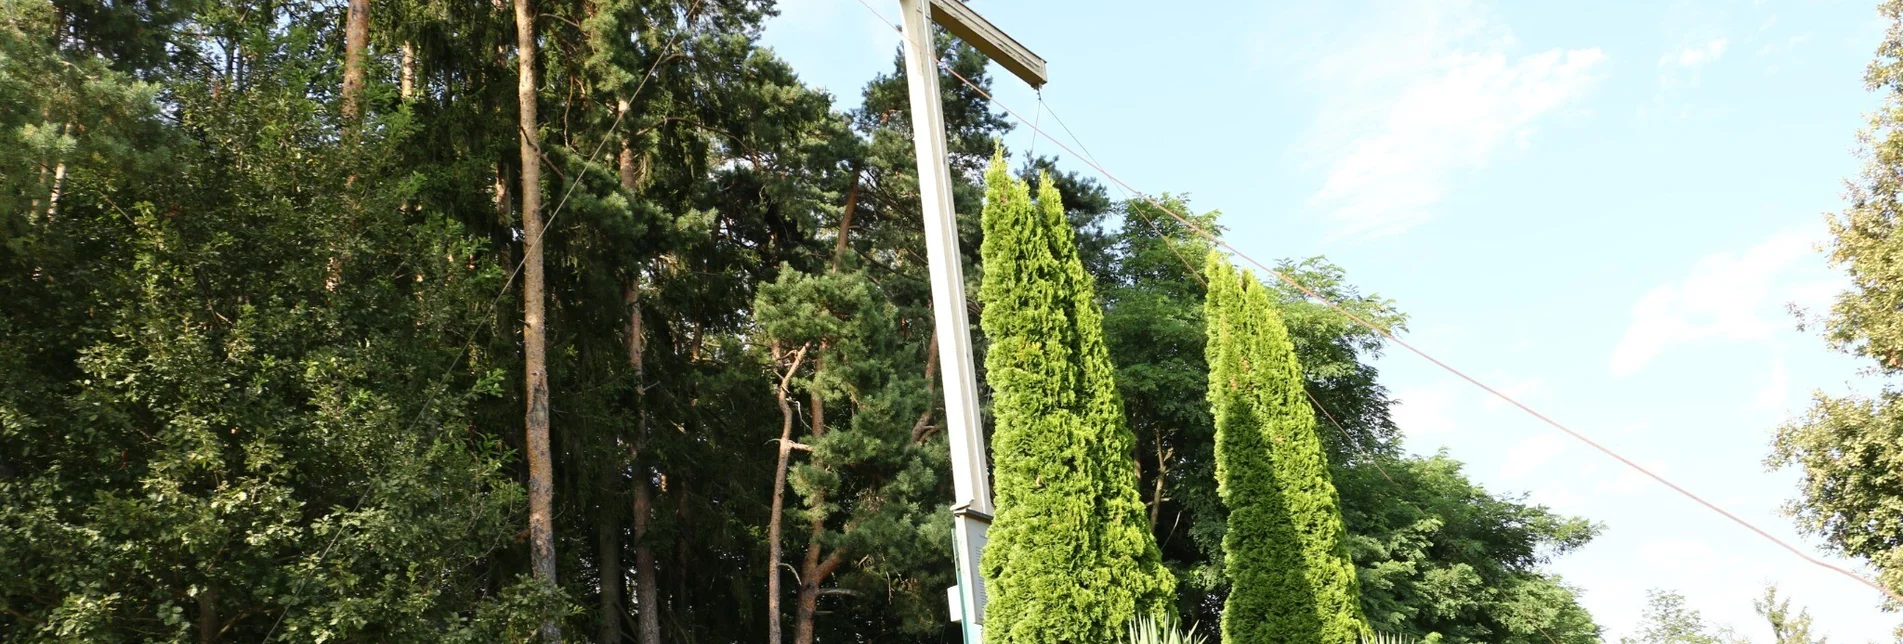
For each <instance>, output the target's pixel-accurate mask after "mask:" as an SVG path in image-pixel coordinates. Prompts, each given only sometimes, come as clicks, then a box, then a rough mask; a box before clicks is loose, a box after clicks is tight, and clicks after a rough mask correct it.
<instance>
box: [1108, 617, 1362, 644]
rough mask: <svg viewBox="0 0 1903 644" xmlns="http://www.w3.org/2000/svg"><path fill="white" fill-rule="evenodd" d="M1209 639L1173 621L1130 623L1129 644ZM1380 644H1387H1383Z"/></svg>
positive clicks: (1171, 643)
mask: <svg viewBox="0 0 1903 644" xmlns="http://www.w3.org/2000/svg"><path fill="white" fill-rule="evenodd" d="M1207 641H1209V638H1208V637H1206V636H1204V635H1203V634H1202V633H1199V632H1197V631H1196V627H1195V626H1190V627H1188V628H1184V627H1183V625H1182V624H1179V623H1177V622H1176V620H1173V619H1167V618H1166V619H1153V618H1150V617H1138V618H1136V619H1134V620H1131V621H1130V644H1203V643H1204V642H1207ZM1382 644H1387V643H1385V642H1383V643H1382Z"/></svg>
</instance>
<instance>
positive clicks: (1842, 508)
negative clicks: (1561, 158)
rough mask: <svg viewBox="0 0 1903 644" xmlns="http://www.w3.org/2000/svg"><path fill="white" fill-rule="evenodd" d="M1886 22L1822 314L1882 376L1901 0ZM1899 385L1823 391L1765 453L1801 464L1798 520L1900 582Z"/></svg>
mask: <svg viewBox="0 0 1903 644" xmlns="http://www.w3.org/2000/svg"><path fill="white" fill-rule="evenodd" d="M1878 9H1879V11H1880V13H1882V15H1883V17H1884V18H1885V19H1886V20H1888V21H1889V23H1890V26H1889V29H1888V31H1887V32H1886V34H1885V36H1884V39H1883V42H1882V43H1881V44H1879V45H1878V47H1877V52H1876V54H1877V55H1876V60H1874V61H1872V62H1871V63H1870V67H1869V69H1868V70H1867V72H1866V74H1865V82H1866V84H1867V85H1868V87H1869V88H1870V89H1872V90H1875V91H1878V92H1880V93H1881V94H1882V95H1883V105H1882V106H1881V107H1879V108H1877V109H1876V110H1874V111H1873V112H1872V113H1871V116H1870V124H1869V127H1868V128H1867V129H1866V130H1865V131H1864V132H1862V133H1861V136H1860V137H1859V138H1860V139H1861V142H1862V144H1863V147H1864V152H1865V154H1864V155H1863V158H1864V160H1865V161H1864V167H1863V171H1862V173H1861V174H1860V176H1858V177H1854V178H1852V179H1851V180H1850V181H1849V182H1848V185H1849V189H1848V190H1847V192H1846V195H1845V196H1846V199H1847V201H1848V202H1849V204H1848V205H1847V206H1846V207H1845V208H1844V210H1843V212H1840V213H1837V214H1836V215H1834V216H1831V217H1829V218H1828V221H1827V223H1828V224H1829V226H1830V232H1831V236H1832V239H1831V242H1830V248H1829V251H1830V259H1831V262H1832V263H1833V264H1835V265H1837V266H1839V267H1841V268H1843V269H1844V270H1845V272H1846V273H1848V274H1849V278H1850V287H1849V288H1848V289H1845V290H1844V291H1843V292H1842V293H1839V294H1838V295H1837V299H1836V302H1835V303H1833V305H1832V306H1831V309H1830V313H1829V315H1828V316H1825V317H1823V319H1821V320H1804V321H1803V323H1804V324H1811V323H1814V322H1821V326H1822V327H1823V329H1822V330H1823V334H1824V337H1825V338H1827V339H1828V340H1829V341H1830V342H1831V343H1832V345H1834V346H1835V347H1836V348H1837V349H1838V350H1840V351H1843V352H1845V353H1848V354H1850V355H1853V356H1858V357H1861V358H1867V359H1868V360H1869V361H1870V363H1871V364H1870V366H1871V367H1872V368H1873V370H1874V371H1875V372H1876V373H1878V374H1881V375H1883V376H1886V377H1894V376H1896V375H1898V374H1903V264H1900V263H1898V262H1897V261H1896V258H1897V257H1898V256H1899V254H1903V235H1899V234H1898V233H1899V228H1898V226H1899V223H1903V176H1900V174H1899V169H1903V82H1900V81H1903V2H1899V1H1897V0H1887V1H1885V2H1882V3H1880V4H1879V5H1878ZM1899 396H1903V394H1899V392H1898V391H1897V390H1896V388H1895V386H1894V384H1893V383H1887V382H1886V384H1885V386H1884V390H1883V392H1882V393H1880V394H1877V395H1875V396H1871V397H1864V396H1856V395H1851V396H1845V397H1833V396H1826V395H1823V394H1822V393H1819V394H1818V395H1817V397H1816V400H1815V401H1814V402H1813V404H1812V406H1811V408H1810V410H1809V411H1808V412H1807V413H1806V414H1805V416H1804V417H1803V418H1800V419H1797V420H1794V421H1792V422H1791V423H1789V424H1786V425H1784V426H1783V427H1781V428H1779V429H1778V432H1777V437H1776V439H1775V441H1774V443H1773V445H1772V453H1771V455H1770V457H1769V458H1768V459H1767V460H1766V463H1767V464H1769V465H1771V466H1773V467H1791V466H1796V467H1798V468H1800V469H1801V470H1802V476H1803V478H1802V485H1801V487H1800V488H1799V495H1798V498H1797V499H1796V500H1795V501H1794V502H1793V503H1792V504H1791V510H1792V511H1793V513H1794V514H1795V515H1796V518H1797V523H1798V527H1799V528H1800V529H1802V530H1804V531H1805V532H1807V533H1810V534H1812V535H1816V536H1820V537H1823V538H1824V543H1825V544H1827V545H1828V547H1830V548H1831V549H1833V550H1836V551H1837V552H1840V553H1843V554H1845V555H1848V556H1851V557H1855V558H1858V559H1862V560H1864V561H1866V562H1868V563H1870V564H1871V565H1873V566H1874V567H1875V568H1876V570H1877V573H1878V577H1879V581H1880V583H1882V584H1884V585H1885V586H1887V587H1888V588H1889V589H1890V590H1891V591H1892V592H1903V536H1900V535H1903V503H1899V501H1898V500H1899V499H1903V479H1900V478H1899V477H1898V475H1897V472H1899V471H1903V469H1899V467H1903V440H1899V439H1900V438H1903V405H1899Z"/></svg>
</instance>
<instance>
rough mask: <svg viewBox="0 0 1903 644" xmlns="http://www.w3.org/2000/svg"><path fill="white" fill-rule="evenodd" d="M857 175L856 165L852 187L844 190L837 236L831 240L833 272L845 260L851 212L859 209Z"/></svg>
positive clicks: (858, 171)
mask: <svg viewBox="0 0 1903 644" xmlns="http://www.w3.org/2000/svg"><path fill="white" fill-rule="evenodd" d="M859 176H860V170H859V168H857V167H854V168H853V169H852V188H851V189H849V190H847V191H846V207H845V208H842V209H840V211H839V237H838V238H837V239H834V240H833V272H834V273H837V272H839V266H840V264H841V263H842V262H844V261H846V249H847V248H848V247H849V246H848V238H849V237H850V235H851V233H852V213H853V211H854V210H858V209H859Z"/></svg>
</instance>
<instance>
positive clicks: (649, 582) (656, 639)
mask: <svg viewBox="0 0 1903 644" xmlns="http://www.w3.org/2000/svg"><path fill="white" fill-rule="evenodd" d="M653 511H654V501H653V499H652V498H651V497H650V495H649V492H648V479H647V472H646V471H645V470H643V471H640V472H639V476H637V477H636V480H635V481H634V543H635V546H634V574H635V579H634V599H635V603H637V604H639V605H640V609H639V610H640V614H639V617H640V622H639V626H640V631H639V634H640V636H641V644H661V591H660V587H659V585H658V584H657V583H656V581H657V580H656V579H655V578H654V574H655V569H654V546H652V545H649V544H648V542H647V533H648V521H649V519H648V517H649V515H650V514H652V513H653Z"/></svg>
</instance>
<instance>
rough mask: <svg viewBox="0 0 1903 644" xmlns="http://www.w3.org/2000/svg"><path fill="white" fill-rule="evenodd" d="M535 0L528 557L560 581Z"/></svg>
mask: <svg viewBox="0 0 1903 644" xmlns="http://www.w3.org/2000/svg"><path fill="white" fill-rule="evenodd" d="M530 1H531V0H515V52H516V57H515V58H516V76H517V79H518V82H517V85H516V102H517V103H518V106H519V109H520V110H521V117H520V122H519V127H518V128H517V131H518V134H519V135H520V138H521V140H522V236H523V237H524V239H523V241H524V244H523V249H522V260H523V261H522V354H523V361H524V363H525V365H524V371H526V372H527V373H526V375H527V383H526V384H527V389H526V392H527V394H528V412H527V414H526V418H525V421H526V422H525V424H526V425H527V426H528V431H527V434H528V436H527V443H526V448H527V449H526V450H525V451H527V453H528V457H529V556H530V559H531V564H532V568H533V571H534V573H535V578H536V579H537V580H539V581H541V582H542V583H545V584H548V585H550V586H554V585H555V583H556V582H555V523H554V510H555V508H554V505H555V498H554V497H555V477H554V472H553V469H554V464H553V463H552V462H551V459H550V457H549V444H548V434H549V427H548V420H549V418H548V414H549V412H548V404H549V403H548V397H549V392H548V330H547V328H546V327H545V326H544V325H545V323H546V321H545V319H544V308H543V306H544V302H543V299H544V296H543V292H542V289H543V278H542V242H543V235H544V233H545V231H544V230H543V228H542V227H543V225H544V223H543V221H542V163H541V158H540V148H541V141H540V140H539V139H540V135H539V134H538V132H539V123H538V121H537V118H536V114H535V107H536V106H535V94H536V84H537V83H536V79H535V16H534V15H533V12H532V10H531V7H530V5H529V3H530ZM541 633H542V639H543V641H545V642H560V641H561V640H562V631H561V626H560V625H558V624H556V623H555V621H554V620H549V621H546V622H543V623H542V628H541Z"/></svg>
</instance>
